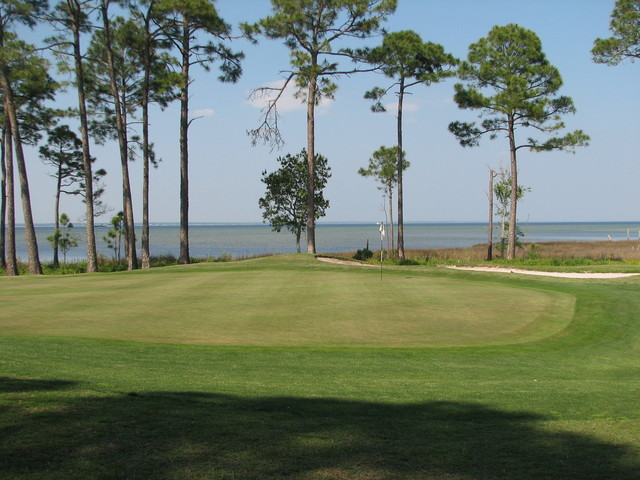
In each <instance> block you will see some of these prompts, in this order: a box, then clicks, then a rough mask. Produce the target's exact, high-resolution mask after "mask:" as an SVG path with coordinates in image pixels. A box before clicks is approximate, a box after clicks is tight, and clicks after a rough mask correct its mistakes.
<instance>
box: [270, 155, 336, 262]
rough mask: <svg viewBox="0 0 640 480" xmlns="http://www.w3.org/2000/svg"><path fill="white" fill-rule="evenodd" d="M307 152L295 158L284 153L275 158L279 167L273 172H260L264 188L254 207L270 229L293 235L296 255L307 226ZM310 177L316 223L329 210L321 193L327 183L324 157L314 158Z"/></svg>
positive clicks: (326, 168) (328, 174)
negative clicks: (312, 173)
mask: <svg viewBox="0 0 640 480" xmlns="http://www.w3.org/2000/svg"><path fill="white" fill-rule="evenodd" d="M306 161H307V152H306V150H304V149H303V150H302V151H301V152H300V153H298V154H297V155H290V154H287V155H285V156H284V157H279V158H278V163H280V168H279V169H278V170H276V171H275V172H271V173H267V171H266V170H265V171H263V172H262V183H264V184H265V185H266V188H267V190H266V192H265V195H264V197H262V198H260V200H259V201H258V205H259V206H260V208H261V209H262V210H263V212H262V218H263V219H264V221H265V222H266V221H268V222H269V223H270V224H271V226H272V227H273V230H274V231H276V232H280V231H281V230H282V229H283V228H286V229H287V230H289V231H290V232H291V233H293V234H294V235H295V236H296V247H297V251H298V253H300V237H301V236H302V234H303V233H304V232H305V229H306V224H307V220H306V219H307V198H308V196H309V190H308V189H307V163H306ZM315 165H316V169H315V178H314V187H315V190H314V193H313V197H314V205H315V212H314V218H315V219H316V220H317V219H318V218H321V217H323V216H324V215H325V211H326V209H327V208H329V200H326V199H325V198H324V194H323V190H324V187H325V186H326V185H327V180H328V179H329V178H330V177H331V168H330V167H329V165H328V163H327V159H326V157H324V156H323V155H320V154H316V156H315Z"/></svg>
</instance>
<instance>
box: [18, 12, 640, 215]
mask: <svg viewBox="0 0 640 480" xmlns="http://www.w3.org/2000/svg"><path fill="white" fill-rule="evenodd" d="M216 5H217V8H218V11H219V13H220V15H221V16H222V17H223V18H224V19H225V20H226V21H227V22H228V23H230V24H231V25H234V28H235V30H236V31H238V29H237V25H238V24H239V23H240V22H254V21H257V20H259V19H260V18H263V17H264V16H267V15H268V14H269V13H270V9H271V6H270V2H269V1H268V0H218V1H217V2H216ZM613 5H614V0H561V1H558V0H399V6H398V9H397V11H396V13H395V14H394V15H393V16H391V17H390V18H389V20H388V22H387V24H386V28H387V29H388V30H389V31H399V30H414V31H416V32H417V33H419V34H420V35H421V37H422V39H423V40H424V41H431V42H435V43H440V44H442V45H443V46H444V48H445V50H446V51H447V52H450V53H451V54H453V55H454V56H456V57H457V58H461V59H464V58H466V55H467V52H468V47H469V45H470V44H471V43H474V42H476V41H477V40H479V39H480V38H481V37H484V36H486V35H487V33H488V32H489V30H490V29H491V28H492V27H493V26H494V25H506V24H508V23H516V24H518V25H520V26H522V27H525V28H528V29H530V30H533V31H534V32H535V33H536V34H537V35H538V36H539V37H540V39H541V41H542V48H543V51H544V52H545V53H546V55H547V58H548V59H549V61H550V62H551V64H553V65H554V66H556V67H557V68H558V70H559V71H560V73H561V75H562V77H563V80H564V85H563V87H562V88H561V90H560V91H559V94H561V95H567V96H570V97H571V98H572V99H573V101H574V104H575V106H576V109H577V112H576V114H575V115H568V116H566V117H564V120H565V122H566V124H567V131H573V130H576V129H582V130H584V131H585V133H587V134H588V135H590V136H591V142H590V146H588V147H586V148H580V149H578V150H577V151H576V153H575V154H571V153H566V152H542V153H533V152H529V151H527V150H520V151H519V157H518V165H519V183H520V184H521V185H523V186H525V187H528V188H530V189H531V191H530V192H528V193H526V194H525V196H524V198H523V199H522V200H521V202H520V203H519V205H518V217H519V221H520V222H524V221H527V222H581V221H640V189H639V188H638V181H639V180H640V161H639V160H640V158H639V154H638V148H637V138H638V135H639V134H640V120H639V119H638V116H637V112H638V111H640V108H639V107H640V96H639V95H638V94H637V85H638V84H639V82H638V80H640V65H638V64H633V63H629V62H627V63H625V64H622V65H619V66H616V67H610V66H606V65H602V64H596V63H594V62H593V61H592V57H591V53H590V50H591V48H592V47H593V42H594V40H595V39H596V38H604V37H608V36H610V31H609V21H610V15H611V11H612V9H613ZM42 33H43V32H42V30H39V31H37V32H30V33H27V34H26V35H27V36H28V37H29V36H31V38H32V39H33V40H32V41H37V38H38V35H42ZM380 41H381V38H379V37H378V38H373V39H370V40H368V41H367V42H366V44H367V45H370V46H374V45H376V44H378V43H379V42H380ZM350 45H351V46H353V47H359V46H364V45H365V43H363V42H361V41H357V40H356V41H353V42H351V43H350ZM232 48H234V49H235V50H241V51H243V52H244V54H245V59H244V61H243V71H244V73H243V75H242V77H241V79H240V80H239V81H238V82H237V83H236V84H223V83H220V82H218V81H217V72H216V71H215V67H214V69H213V70H212V71H211V72H208V73H207V72H204V71H202V70H200V71H196V72H194V83H193V85H192V96H191V108H192V112H193V113H192V116H194V117H196V116H198V117H201V118H199V119H197V120H195V121H194V122H193V124H192V126H191V128H190V132H189V151H190V153H189V155H190V222H191V223H200V222H214V223H218V222H220V223H250V222H260V221H262V215H261V211H260V209H259V207H258V199H259V198H260V197H261V196H262V195H263V194H264V184H263V183H262V182H261V174H262V172H263V171H265V170H267V171H273V170H275V169H277V168H278V163H277V157H278V156H282V155H286V154H287V153H292V154H295V153H298V152H300V150H301V149H302V148H303V147H304V146H305V145H306V112H305V106H304V105H303V104H301V103H298V101H296V100H294V99H292V98H287V99H285V103H284V104H283V105H281V107H280V111H281V113H282V117H281V130H282V135H283V137H284V140H285V142H286V144H285V145H284V147H283V148H282V149H280V150H272V149H271V148H270V147H269V146H265V145H257V146H252V145H251V141H250V138H249V137H248V136H247V133H246V132H247V130H249V129H252V128H255V127H257V126H258V125H259V123H260V108H259V107H260V106H259V105H258V104H256V103H255V102H251V101H250V100H249V95H250V92H251V90H252V89H255V88H258V87H261V86H264V85H269V84H273V83H274V82H277V81H279V80H281V79H282V78H283V74H282V73H281V72H282V71H283V70H287V68H288V67H289V51H288V49H287V48H286V47H285V46H284V45H283V43H282V42H281V41H276V40H267V39H260V40H259V43H258V45H252V44H250V43H249V42H247V41H245V40H235V41H234V42H233V44H232ZM388 82H389V80H388V79H387V78H385V77H384V76H382V75H381V74H376V73H362V74H357V75H352V76H350V77H343V78H339V79H338V91H337V93H336V97H335V100H334V101H332V102H326V103H324V104H323V105H322V106H320V107H319V108H318V110H317V117H316V151H317V152H318V153H321V154H323V155H324V156H326V157H327V158H328V161H329V165H330V166H331V169H332V177H331V179H330V180H329V183H328V185H327V188H326V189H325V197H326V198H328V199H329V202H330V208H329V209H328V211H327V214H326V216H325V217H324V218H323V219H322V220H321V221H322V222H378V221H381V220H383V219H384V218H385V217H384V211H383V203H384V202H383V198H382V196H381V192H380V191H379V190H378V189H377V184H376V182H375V181H374V180H373V179H371V178H364V177H362V176H360V175H359V174H358V173H357V172H358V169H359V168H360V167H364V166H366V165H367V163H368V159H369V158H370V156H371V154H372V153H373V152H374V151H375V150H377V149H378V148H379V147H380V146H382V145H385V146H392V145H395V143H396V118H395V106H394V102H395V97H394V96H393V95H390V96H388V98H387V99H386V104H387V105H388V107H389V109H388V112H387V113H373V112H371V111H370V102H369V101H368V100H365V99H364V98H363V95H364V93H365V92H366V91H367V90H369V89H371V88H372V87H374V86H386V85H388ZM455 83H456V80H455V79H450V80H447V81H445V82H442V83H440V84H436V85H431V86H429V87H421V86H420V87H417V88H414V89H413V91H412V95H410V96H409V97H408V98H407V99H406V104H405V115H404V150H405V151H406V153H407V158H408V160H409V161H410V162H411V167H410V168H409V169H408V170H407V171H406V172H405V176H404V218H405V222H484V221H486V220H487V217H488V200H487V191H488V181H489V169H490V168H492V169H494V170H495V169H499V168H500V166H501V165H502V166H505V167H507V166H508V158H509V156H508V144H507V139H506V138H502V137H498V138H497V139H495V140H490V139H489V138H483V139H482V140H481V142H480V146H479V147H475V148H463V147H461V146H460V145H459V143H458V142H457V141H456V139H455V138H454V137H453V135H452V134H451V133H449V131H448V130H447V126H448V125H449V123H450V122H452V121H456V120H465V121H473V120H476V119H477V113H476V112H471V111H463V110H460V109H458V107H457V106H456V104H455V102H454V101H453V86H454V84H455ZM72 93H73V92H69V93H67V94H66V95H61V96H60V97H59V99H58V100H57V102H58V103H59V104H64V103H65V102H71V103H72V102H73V101H74V98H75V97H74V96H73V95H72ZM178 128H179V105H178V103H177V102H175V103H174V104H172V105H171V106H170V107H169V108H167V109H166V110H165V111H159V110H158V111H155V112H154V117H153V119H152V125H151V135H152V137H153V141H154V143H155V146H156V152H157V154H158V156H159V157H160V158H161V159H162V162H161V164H160V166H159V168H157V169H156V170H153V171H152V173H151V200H150V218H151V222H152V223H165V222H177V221H178V220H179V145H178ZM534 133H535V132H526V131H522V132H521V133H520V134H519V135H520V137H521V138H522V139H524V138H527V137H528V136H532V135H534ZM540 138H544V137H540ZM92 154H93V155H94V156H96V157H97V163H96V167H97V168H104V169H106V170H107V172H108V175H107V177H106V194H105V196H104V200H105V202H106V203H107V204H108V206H109V207H110V208H112V209H113V210H112V214H111V215H115V213H116V212H117V211H118V210H119V209H121V207H120V206H119V205H121V198H122V197H121V188H120V185H121V176H120V167H119V159H118V153H117V145H116V144H115V142H114V143H112V144H108V145H105V146H103V147H100V146H95V145H92ZM27 155H28V159H27V161H28V172H29V181H30V189H31V200H32V208H33V215H34V219H35V222H36V223H51V222H53V216H54V211H53V203H54V193H55V182H54V179H53V178H51V177H49V176H48V175H49V173H51V172H50V170H51V167H47V166H44V165H43V164H42V162H41V160H40V159H39V158H38V154H37V151H36V150H34V149H30V150H29V151H28V152H27ZM130 171H131V183H132V190H133V195H134V215H135V219H136V222H141V220H142V200H141V198H142V193H141V192H142V164H141V163H140V162H139V161H138V162H133V163H132V164H131V165H130ZM62 211H63V212H66V213H68V214H69V216H70V218H71V219H72V220H73V221H78V222H79V221H80V220H81V218H82V216H83V212H84V208H83V205H82V204H81V202H80V200H79V199H78V198H76V197H70V196H66V197H63V199H62ZM17 221H18V222H21V221H22V213H21V210H20V209H18V212H17ZM108 222H109V218H107V217H106V216H105V217H102V218H101V219H98V223H108Z"/></svg>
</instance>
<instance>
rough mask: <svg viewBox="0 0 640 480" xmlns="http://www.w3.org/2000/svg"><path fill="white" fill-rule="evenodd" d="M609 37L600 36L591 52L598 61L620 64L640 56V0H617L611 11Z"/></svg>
mask: <svg viewBox="0 0 640 480" xmlns="http://www.w3.org/2000/svg"><path fill="white" fill-rule="evenodd" d="M609 30H611V33H612V34H613V35H612V36H611V37H609V38H598V39H596V41H595V42H594V46H593V49H592V50H591V53H592V54H593V59H594V61H595V62H597V63H606V64H607V65H618V64H619V63H620V62H622V61H624V60H626V59H628V60H631V61H632V62H633V61H635V60H636V59H639V58H640V0H617V1H616V5H615V7H614V9H613V12H612V13H611V24H610V26H609Z"/></svg>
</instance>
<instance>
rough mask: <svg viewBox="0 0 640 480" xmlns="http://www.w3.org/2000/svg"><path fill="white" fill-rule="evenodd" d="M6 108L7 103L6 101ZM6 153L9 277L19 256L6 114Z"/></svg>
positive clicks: (10, 148) (16, 266)
mask: <svg viewBox="0 0 640 480" xmlns="http://www.w3.org/2000/svg"><path fill="white" fill-rule="evenodd" d="M5 108H6V103H5ZM4 137H5V138H4V140H5V141H4V142H3V144H4V147H5V150H4V153H5V165H6V172H7V177H6V179H7V264H6V274H7V276H8V277H12V276H16V275H18V258H17V255H16V206H15V194H14V183H13V141H12V138H11V132H10V129H9V119H8V118H7V117H6V116H5V132H4Z"/></svg>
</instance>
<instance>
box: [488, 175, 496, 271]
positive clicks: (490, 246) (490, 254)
mask: <svg viewBox="0 0 640 480" xmlns="http://www.w3.org/2000/svg"><path fill="white" fill-rule="evenodd" d="M494 176H495V172H494V171H493V170H491V169H489V194H488V195H489V240H488V242H487V243H488V247H487V261H489V262H490V261H491V260H493V178H494Z"/></svg>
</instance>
